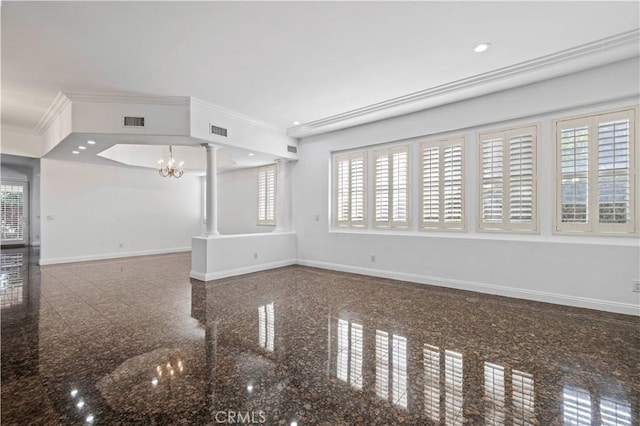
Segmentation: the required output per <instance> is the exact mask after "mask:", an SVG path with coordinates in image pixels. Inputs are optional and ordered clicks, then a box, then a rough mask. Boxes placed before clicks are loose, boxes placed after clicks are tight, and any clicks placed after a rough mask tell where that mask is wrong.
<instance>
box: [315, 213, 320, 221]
mask: <svg viewBox="0 0 640 426" xmlns="http://www.w3.org/2000/svg"><path fill="white" fill-rule="evenodd" d="M319 221H320V215H319V214H317V215H316V222H319Z"/></svg>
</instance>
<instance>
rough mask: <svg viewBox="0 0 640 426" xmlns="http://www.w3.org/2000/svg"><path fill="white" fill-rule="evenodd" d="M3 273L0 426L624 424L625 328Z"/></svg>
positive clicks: (154, 271)
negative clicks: (137, 425)
mask: <svg viewBox="0 0 640 426" xmlns="http://www.w3.org/2000/svg"><path fill="white" fill-rule="evenodd" d="M18 254H20V255H22V256H18ZM5 255H6V257H5ZM2 256H3V257H2V289H1V291H2V294H1V296H2V299H1V300H2V307H1V309H2V310H1V314H2V424H3V425H23V424H42V425H49V424H51V425H58V424H65V425H66V424H78V425H82V424H107V425H111V424H121V425H135V424H140V425H148V424H157V425H174V424H184V425H212V424H251V423H253V424H267V425H294V426H295V425H296V424H297V425H299V426H302V425H332V426H333V425H410V424H414V425H430V424H444V425H466V424H480V425H482V424H485V425H561V424H566V425H592V424H598V425H600V424H602V425H637V424H638V416H639V409H640V364H639V363H638V359H639V357H638V354H639V351H640V334H639V330H640V327H639V326H640V320H639V319H638V318H637V317H630V316H623V315H614V314H607V313H602V312H596V311H589V310H582V309H573V308H566V307H559V306H554V305H547V304H542V303H533V302H524V301H519V300H516V299H508V298H501V297H494V296H487V295H480V294H476V293H470V292H462V291H455V290H448V289H443V288H438V287H430V286H423V285H414V284H408V283H401V282H394V281H390V280H384V279H376V278H370V277H363V276H357V275H350V274H343V273H337V272H331V271H324V270H319V269H313V268H306V267H300V266H294V267H287V268H281V269H276V270H272V271H267V272H261V273H256V274H251V275H246V276H241V277H235V278H228V279H224V280H220V281H216V282H212V283H207V284H205V283H202V282H200V281H196V280H191V281H190V280H189V279H188V278H186V277H188V273H189V268H190V257H189V256H188V255H185V254H178V255H167V256H155V257H144V258H137V259H122V260H113V261H101V262H88V263H82V264H71V265H56V266H49V267H43V268H42V270H40V269H39V268H38V267H37V266H35V262H34V260H35V259H37V253H33V252H29V251H24V250H23V251H19V250H18V251H13V252H8V251H7V252H3V254H2ZM18 288H19V290H18Z"/></svg>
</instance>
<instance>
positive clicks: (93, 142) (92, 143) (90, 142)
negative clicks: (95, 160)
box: [87, 141, 96, 145]
mask: <svg viewBox="0 0 640 426" xmlns="http://www.w3.org/2000/svg"><path fill="white" fill-rule="evenodd" d="M87 143H88V144H89V145H95V144H96V141H87Z"/></svg>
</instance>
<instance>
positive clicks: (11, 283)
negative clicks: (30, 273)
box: [0, 253, 24, 308]
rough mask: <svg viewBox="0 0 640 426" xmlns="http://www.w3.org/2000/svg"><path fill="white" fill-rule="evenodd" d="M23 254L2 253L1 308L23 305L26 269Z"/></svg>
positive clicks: (0, 267) (0, 266)
mask: <svg viewBox="0 0 640 426" xmlns="http://www.w3.org/2000/svg"><path fill="white" fill-rule="evenodd" d="M22 266H23V254H22V253H2V256H1V257H0V308H5V307H7V306H13V305H19V304H21V303H22V300H23V294H22V289H23V286H24V269H23V267H22Z"/></svg>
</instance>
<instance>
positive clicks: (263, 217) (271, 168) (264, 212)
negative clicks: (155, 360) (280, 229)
mask: <svg viewBox="0 0 640 426" xmlns="http://www.w3.org/2000/svg"><path fill="white" fill-rule="evenodd" d="M263 175H264V183H263V182H261V177H262V176H263ZM269 175H273V176H272V179H273V191H272V192H271V194H270V193H269V191H268V181H269V180H268V177H269ZM277 179H278V174H277V170H276V165H275V164H270V165H268V166H263V167H260V168H258V178H257V186H258V209H257V210H258V211H257V213H258V215H257V218H258V226H275V225H276V217H277V212H276V209H277V205H276V197H277V195H276V191H277V188H278V182H277ZM262 197H264V201H261V198H262ZM263 204H264V207H263ZM269 210H272V211H273V217H269V215H268V212H269Z"/></svg>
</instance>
